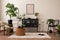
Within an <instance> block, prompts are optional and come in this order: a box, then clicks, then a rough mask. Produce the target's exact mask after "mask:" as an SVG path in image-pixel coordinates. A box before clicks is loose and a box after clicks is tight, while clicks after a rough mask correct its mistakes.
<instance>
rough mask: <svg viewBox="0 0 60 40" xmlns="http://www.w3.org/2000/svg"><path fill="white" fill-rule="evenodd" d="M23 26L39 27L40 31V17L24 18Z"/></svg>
mask: <svg viewBox="0 0 60 40" xmlns="http://www.w3.org/2000/svg"><path fill="white" fill-rule="evenodd" d="M22 26H23V27H28V28H29V27H30V28H37V31H38V19H22Z"/></svg>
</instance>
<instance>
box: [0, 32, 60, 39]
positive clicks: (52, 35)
mask: <svg viewBox="0 0 60 40" xmlns="http://www.w3.org/2000/svg"><path fill="white" fill-rule="evenodd" d="M48 35H50V36H51V39H47V38H43V39H42V38H19V39H17V38H8V37H9V36H7V35H5V36H4V35H3V34H0V40H60V36H59V35H56V34H53V33H48Z"/></svg>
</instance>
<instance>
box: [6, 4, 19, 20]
mask: <svg viewBox="0 0 60 40" xmlns="http://www.w3.org/2000/svg"><path fill="white" fill-rule="evenodd" d="M6 8H7V10H6V15H9V16H10V19H11V17H15V16H16V14H17V10H18V8H17V7H15V6H14V4H10V3H7V5H6Z"/></svg>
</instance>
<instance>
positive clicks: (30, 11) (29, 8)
mask: <svg viewBox="0 0 60 40" xmlns="http://www.w3.org/2000/svg"><path fill="white" fill-rule="evenodd" d="M26 14H28V15H32V14H34V4H26Z"/></svg>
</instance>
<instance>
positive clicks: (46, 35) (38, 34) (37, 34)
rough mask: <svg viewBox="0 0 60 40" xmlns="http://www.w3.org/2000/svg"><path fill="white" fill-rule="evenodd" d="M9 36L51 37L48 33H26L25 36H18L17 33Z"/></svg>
mask: <svg viewBox="0 0 60 40" xmlns="http://www.w3.org/2000/svg"><path fill="white" fill-rule="evenodd" d="M41 34H42V35H41ZM8 38H51V37H50V36H49V35H48V34H47V33H25V35H24V36H16V35H15V34H13V35H11V36H9V37H8Z"/></svg>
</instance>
